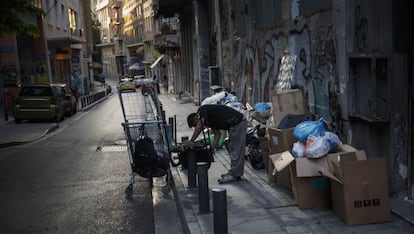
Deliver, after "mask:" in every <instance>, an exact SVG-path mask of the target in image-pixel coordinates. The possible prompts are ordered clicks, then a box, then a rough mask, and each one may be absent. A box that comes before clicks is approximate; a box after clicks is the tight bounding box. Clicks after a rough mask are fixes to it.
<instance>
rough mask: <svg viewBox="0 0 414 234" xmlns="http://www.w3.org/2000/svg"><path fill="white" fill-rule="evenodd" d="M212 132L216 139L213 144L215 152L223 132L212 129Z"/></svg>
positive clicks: (212, 147)
mask: <svg viewBox="0 0 414 234" xmlns="http://www.w3.org/2000/svg"><path fill="white" fill-rule="evenodd" d="M211 131H212V132H213V134H214V139H213V143H212V144H211V149H212V150H215V149H216V148H217V145H218V142H219V139H220V136H221V132H220V130H218V129H211Z"/></svg>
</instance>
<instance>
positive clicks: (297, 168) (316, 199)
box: [269, 145, 356, 209]
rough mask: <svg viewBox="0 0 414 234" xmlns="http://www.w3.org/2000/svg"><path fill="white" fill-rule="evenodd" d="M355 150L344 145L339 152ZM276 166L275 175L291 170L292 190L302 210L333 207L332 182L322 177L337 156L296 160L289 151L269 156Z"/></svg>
mask: <svg viewBox="0 0 414 234" xmlns="http://www.w3.org/2000/svg"><path fill="white" fill-rule="evenodd" d="M352 151H356V149H355V148H353V147H352V146H349V145H342V146H340V147H339V148H338V152H352ZM269 157H270V159H271V160H272V164H273V166H274V168H275V169H274V170H273V174H274V175H277V174H278V173H280V172H282V170H284V169H286V168H289V174H290V182H291V189H292V192H293V195H294V197H295V200H296V203H297V206H298V207H299V208H301V209H308V208H322V207H330V206H331V190H330V180H329V179H328V178H326V177H324V176H322V174H321V171H329V168H330V164H329V162H330V161H331V160H329V159H330V158H332V162H333V161H334V158H335V157H336V158H337V154H331V155H327V156H325V157H321V158H317V159H313V158H294V157H293V156H292V154H291V153H290V152H289V151H285V152H282V153H279V154H273V155H270V156H269Z"/></svg>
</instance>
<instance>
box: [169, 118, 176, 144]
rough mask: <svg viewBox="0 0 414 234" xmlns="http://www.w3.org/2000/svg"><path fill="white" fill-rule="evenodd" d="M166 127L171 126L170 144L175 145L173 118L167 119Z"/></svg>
mask: <svg viewBox="0 0 414 234" xmlns="http://www.w3.org/2000/svg"><path fill="white" fill-rule="evenodd" d="M168 125H169V126H171V136H170V137H171V139H172V142H174V143H177V140H176V139H175V137H174V131H175V127H174V118H172V117H169V118H168Z"/></svg>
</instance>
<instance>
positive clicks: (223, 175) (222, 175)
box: [221, 172, 231, 178]
mask: <svg viewBox="0 0 414 234" xmlns="http://www.w3.org/2000/svg"><path fill="white" fill-rule="evenodd" d="M226 176H231V174H230V173H228V172H227V173H224V174H221V178H224V177H226Z"/></svg>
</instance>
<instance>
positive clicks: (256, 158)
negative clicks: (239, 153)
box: [246, 145, 265, 170]
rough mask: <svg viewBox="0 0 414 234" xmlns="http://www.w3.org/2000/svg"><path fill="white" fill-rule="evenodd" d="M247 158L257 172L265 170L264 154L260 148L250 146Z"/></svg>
mask: <svg viewBox="0 0 414 234" xmlns="http://www.w3.org/2000/svg"><path fill="white" fill-rule="evenodd" d="M246 157H247V159H248V160H249V162H250V164H251V165H252V167H253V168H254V169H255V170H261V169H264V168H265V164H264V162H263V158H262V153H261V151H260V149H259V148H258V147H255V146H250V145H249V146H248V150H247V155H246Z"/></svg>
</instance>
